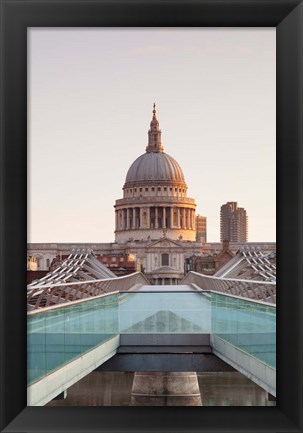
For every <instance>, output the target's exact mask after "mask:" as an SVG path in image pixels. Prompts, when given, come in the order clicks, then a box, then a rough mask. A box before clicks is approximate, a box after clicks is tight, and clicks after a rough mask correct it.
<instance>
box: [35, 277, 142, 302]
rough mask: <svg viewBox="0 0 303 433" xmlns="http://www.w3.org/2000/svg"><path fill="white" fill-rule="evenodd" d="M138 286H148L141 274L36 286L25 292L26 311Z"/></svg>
mask: <svg viewBox="0 0 303 433" xmlns="http://www.w3.org/2000/svg"><path fill="white" fill-rule="evenodd" d="M138 284H139V285H140V284H141V285H142V284H143V285H147V284H150V283H149V281H148V280H147V279H146V278H145V276H144V275H143V274H142V273H141V272H135V273H133V274H130V275H125V276H123V277H118V278H107V279H102V280H91V281H80V282H78V281H77V282H69V283H57V284H56V283H52V284H42V285H36V286H34V287H30V288H28V291H27V305H28V310H34V309H39V308H43V307H49V306H51V305H57V304H61V303H67V302H70V301H77V300H79V299H85V298H90V297H95V296H99V295H102V294H105V293H112V292H117V291H126V290H129V289H131V288H132V287H133V286H136V285H138Z"/></svg>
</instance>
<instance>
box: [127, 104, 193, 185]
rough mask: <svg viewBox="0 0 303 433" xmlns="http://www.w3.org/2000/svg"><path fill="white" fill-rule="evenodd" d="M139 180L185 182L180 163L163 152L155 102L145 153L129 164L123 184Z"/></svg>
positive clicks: (144, 181) (138, 181)
mask: <svg viewBox="0 0 303 433" xmlns="http://www.w3.org/2000/svg"><path fill="white" fill-rule="evenodd" d="M141 182H143V183H146V182H148V183H149V182H161V183H162V182H169V183H171V182H174V183H182V184H185V180H184V175H183V171H182V169H181V167H180V165H179V164H178V163H177V161H176V160H175V159H174V158H172V157H171V156H169V155H168V154H167V153H164V149H163V146H162V143H161V130H160V128H159V122H158V119H157V117H156V106H155V104H154V109H153V118H152V120H151V122H150V129H149V131H148V145H147V147H146V153H144V154H143V155H141V156H139V158H137V159H136V160H135V161H134V162H133V164H132V165H131V166H130V168H129V170H128V172H127V175H126V179H125V185H129V184H134V183H137V184H138V183H141Z"/></svg>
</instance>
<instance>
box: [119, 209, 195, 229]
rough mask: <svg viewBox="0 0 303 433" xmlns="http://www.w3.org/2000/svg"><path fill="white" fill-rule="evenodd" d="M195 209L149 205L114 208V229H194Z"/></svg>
mask: <svg viewBox="0 0 303 433" xmlns="http://www.w3.org/2000/svg"><path fill="white" fill-rule="evenodd" d="M195 224H196V221H195V209H191V208H187V207H172V206H151V207H130V208H124V209H119V210H116V230H136V229H140V228H144V229H146V228H148V229H165V228H174V229H188V230H195Z"/></svg>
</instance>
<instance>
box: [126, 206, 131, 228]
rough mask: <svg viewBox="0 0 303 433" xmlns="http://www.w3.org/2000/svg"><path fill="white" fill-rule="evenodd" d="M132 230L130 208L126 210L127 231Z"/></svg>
mask: <svg viewBox="0 0 303 433" xmlns="http://www.w3.org/2000/svg"><path fill="white" fill-rule="evenodd" d="M129 229H130V221H129V208H127V209H126V230H129Z"/></svg>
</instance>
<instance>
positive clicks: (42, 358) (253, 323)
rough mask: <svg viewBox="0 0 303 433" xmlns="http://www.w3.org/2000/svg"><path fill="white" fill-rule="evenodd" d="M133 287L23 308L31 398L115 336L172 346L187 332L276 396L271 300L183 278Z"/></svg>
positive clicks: (113, 345) (81, 367)
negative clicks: (206, 338) (199, 286)
mask: <svg viewBox="0 0 303 433" xmlns="http://www.w3.org/2000/svg"><path fill="white" fill-rule="evenodd" d="M136 289H137V290H134V291H127V292H121V293H118V292H115V293H111V294H107V295H101V296H97V297H94V298H88V299H85V300H81V301H77V302H73V303H69V304H64V305H59V306H55V307H51V308H48V309H42V310H41V311H36V312H35V313H29V315H28V381H29V396H30V397H29V400H30V401H33V402H34V401H40V402H42V401H45V398H47V397H45V398H44V399H41V398H40V397H39V399H36V400H35V397H34V394H35V391H34V390H35V389H38V388H39V387H40V388H39V389H40V391H39V395H41V393H42V394H43V391H41V390H43V388H44V386H43V382H45V384H46V383H47V387H48V388H47V387H46V388H45V389H46V391H45V392H46V394H47V395H49V396H50V398H53V397H54V393H55V392H56V391H52V392H51V393H50V392H49V386H51V385H50V383H51V382H52V381H53V383H55V382H54V380H53V379H54V377H55V378H56V377H57V378H58V376H60V371H61V372H62V375H61V379H60V381H59V382H60V386H59V387H58V388H57V390H59V389H60V391H59V392H58V394H59V393H60V392H62V390H63V389H62V387H63V388H64V386H66V387H65V389H66V388H67V387H68V386H70V385H71V382H72V380H75V381H77V380H79V377H80V375H82V374H83V372H84V373H85V374H88V373H89V372H90V371H92V369H94V368H96V367H98V366H99V365H101V364H102V363H103V362H104V360H106V359H108V357H110V356H114V354H115V353H116V352H117V349H118V347H119V346H120V336H129V338H130V339H132V341H133V347H136V345H137V346H138V345H140V344H141V345H142V343H140V341H142V339H143V340H144V339H146V338H145V337H144V336H149V340H150V341H154V343H153V344H152V345H153V346H154V348H156V347H157V346H159V345H161V344H160V343H159V341H160V339H159V336H161V335H162V336H164V335H166V336H168V337H167V338H168V339H167V342H166V346H171V347H172V346H176V347H177V346H182V345H184V338H185V337H186V336H190V335H193V336H194V335H196V336H199V335H210V347H211V348H212V351H213V352H214V353H215V354H216V355H217V356H219V357H221V358H222V359H223V360H224V361H225V362H227V363H230V365H232V366H233V367H235V368H237V369H238V370H240V371H241V372H242V373H244V374H246V375H247V376H249V377H250V378H252V379H253V380H255V381H256V382H257V383H259V384H260V385H261V386H263V387H264V388H265V389H267V390H268V391H269V392H270V393H271V394H273V395H275V351H276V340H275V323H276V309H275V307H274V306H272V305H267V304H264V303H260V302H255V301H250V300H245V299H243V298H238V297H235V296H229V295H225V294H221V293H220V294H219V293H215V292H205V291H199V290H195V289H194V288H193V287H191V286H189V285H183V286H182V285H181V286H145V285H143V286H141V287H140V288H138V287H136ZM173 339H174V343H173V344H172V342H171V341H172V340H173ZM176 339H177V340H179V341H177V342H176ZM182 339H183V340H182ZM170 340H171V341H170ZM155 352H156V350H155ZM87 360H89V362H88V364H87ZM72 366H76V367H75V375H74V379H70V380H66V383H64V380H65V379H64V377H66V374H67V371H69V372H71V367H72ZM67 367H68V370H67ZM63 373H64V374H63ZM70 374H71V373H70ZM64 375H65V376H64ZM52 376H53V377H52ZM82 377H83V376H82ZM33 404H35V403H33ZM41 404H42V403H41ZM43 404H45V403H43Z"/></svg>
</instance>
